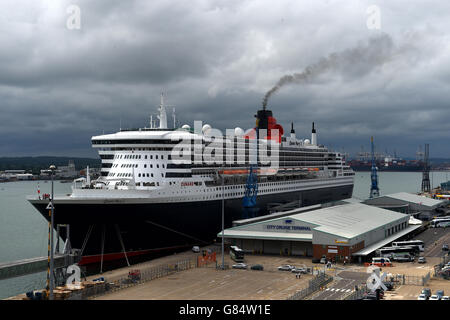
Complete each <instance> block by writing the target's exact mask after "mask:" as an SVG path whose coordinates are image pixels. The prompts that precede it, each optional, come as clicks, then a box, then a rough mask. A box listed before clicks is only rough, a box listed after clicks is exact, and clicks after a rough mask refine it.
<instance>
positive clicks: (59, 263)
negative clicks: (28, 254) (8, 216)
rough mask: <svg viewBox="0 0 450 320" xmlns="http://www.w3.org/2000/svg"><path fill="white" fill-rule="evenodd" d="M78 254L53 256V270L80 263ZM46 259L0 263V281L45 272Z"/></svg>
mask: <svg viewBox="0 0 450 320" xmlns="http://www.w3.org/2000/svg"><path fill="white" fill-rule="evenodd" d="M80 258H81V257H80V255H79V254H78V253H76V252H75V253H72V254H55V258H54V261H55V269H57V268H65V267H67V266H69V265H72V264H74V263H77V262H79V261H80ZM47 268H48V257H36V258H29V259H22V260H17V261H11V262H4V263H0V280H4V279H9V278H15V277H20V276H24V275H27V274H32V273H37V272H43V271H46V270H47Z"/></svg>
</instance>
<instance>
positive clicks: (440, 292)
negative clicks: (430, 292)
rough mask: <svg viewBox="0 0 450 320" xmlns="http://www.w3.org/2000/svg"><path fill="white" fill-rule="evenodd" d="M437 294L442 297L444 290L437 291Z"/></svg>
mask: <svg viewBox="0 0 450 320" xmlns="http://www.w3.org/2000/svg"><path fill="white" fill-rule="evenodd" d="M436 295H437V296H438V297H439V300H440V299H442V297H443V296H444V290H438V291H436Z"/></svg>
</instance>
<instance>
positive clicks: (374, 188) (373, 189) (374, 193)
mask: <svg viewBox="0 0 450 320" xmlns="http://www.w3.org/2000/svg"><path fill="white" fill-rule="evenodd" d="M370 144H371V148H372V173H371V174H370V179H371V185H370V196H369V198H374V197H378V196H379V195H380V190H379V189H378V175H377V166H376V163H375V149H374V146H373V137H370Z"/></svg>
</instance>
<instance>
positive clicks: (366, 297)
mask: <svg viewBox="0 0 450 320" xmlns="http://www.w3.org/2000/svg"><path fill="white" fill-rule="evenodd" d="M362 299H363V300H377V295H376V294H375V293H367V294H366V295H364V297H363V298H362Z"/></svg>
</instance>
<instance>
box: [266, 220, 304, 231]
mask: <svg viewBox="0 0 450 320" xmlns="http://www.w3.org/2000/svg"><path fill="white" fill-rule="evenodd" d="M265 229H266V230H269V231H311V228H310V227H307V226H295V225H292V220H290V219H286V220H284V224H267V225H265Z"/></svg>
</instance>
